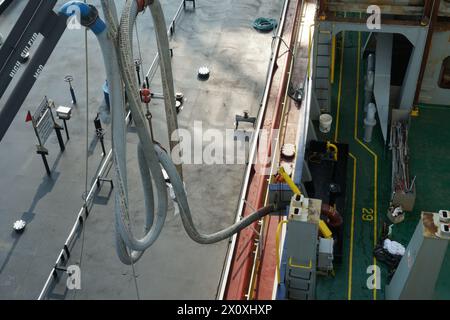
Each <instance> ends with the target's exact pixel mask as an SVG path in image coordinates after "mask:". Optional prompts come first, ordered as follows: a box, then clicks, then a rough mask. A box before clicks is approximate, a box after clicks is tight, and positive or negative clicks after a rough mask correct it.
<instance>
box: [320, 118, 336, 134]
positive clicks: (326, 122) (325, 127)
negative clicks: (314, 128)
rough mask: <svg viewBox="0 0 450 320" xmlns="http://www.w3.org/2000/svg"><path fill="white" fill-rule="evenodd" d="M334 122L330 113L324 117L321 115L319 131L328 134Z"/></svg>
mask: <svg viewBox="0 0 450 320" xmlns="http://www.w3.org/2000/svg"><path fill="white" fill-rule="evenodd" d="M332 122H333V117H332V116H331V115H330V114H328V113H324V114H322V115H320V117H319V123H320V125H319V130H320V132H323V133H328V132H330V130H331V123H332Z"/></svg>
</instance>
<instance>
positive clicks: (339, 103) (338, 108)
mask: <svg viewBox="0 0 450 320" xmlns="http://www.w3.org/2000/svg"><path fill="white" fill-rule="evenodd" d="M344 42H345V31H342V42H341V43H342V44H341V46H342V48H341V61H340V62H339V66H340V67H339V88H338V100H337V110H336V130H335V131H334V141H336V142H337V141H338V135H339V117H340V112H341V91H342V73H343V69H344V68H343V65H344V47H345V46H344Z"/></svg>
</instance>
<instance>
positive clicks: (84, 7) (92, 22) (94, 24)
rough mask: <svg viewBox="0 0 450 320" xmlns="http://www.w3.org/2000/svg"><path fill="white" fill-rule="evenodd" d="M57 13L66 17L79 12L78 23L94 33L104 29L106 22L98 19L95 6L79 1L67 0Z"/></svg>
mask: <svg viewBox="0 0 450 320" xmlns="http://www.w3.org/2000/svg"><path fill="white" fill-rule="evenodd" d="M59 13H60V14H63V15H65V16H67V17H71V16H73V15H74V14H79V15H80V17H77V18H80V24H81V25H82V26H84V27H87V28H89V29H91V30H92V32H94V33H95V34H100V33H102V32H103V31H105V30H106V24H105V23H104V22H103V20H102V19H100V17H99V15H98V10H97V8H96V7H94V6H93V5H90V4H86V3H84V2H81V1H69V2H67V3H66V4H64V5H63V6H62V7H61V8H60V9H59Z"/></svg>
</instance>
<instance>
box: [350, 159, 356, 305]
mask: <svg viewBox="0 0 450 320" xmlns="http://www.w3.org/2000/svg"><path fill="white" fill-rule="evenodd" d="M349 155H350V157H352V159H353V191H352V223H351V226H350V228H351V229H350V254H349V260H348V300H352V277H353V238H354V233H355V202H356V162H357V161H356V157H355V156H354V155H353V154H351V153H349Z"/></svg>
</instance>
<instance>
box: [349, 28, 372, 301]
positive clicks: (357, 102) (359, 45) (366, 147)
mask: <svg viewBox="0 0 450 320" xmlns="http://www.w3.org/2000/svg"><path fill="white" fill-rule="evenodd" d="M357 55H358V58H357V59H358V60H357V67H356V69H357V78H356V99H355V132H354V135H355V136H354V138H355V140H356V141H357V142H358V143H359V144H360V145H361V146H363V147H364V148H365V149H366V150H367V151H368V152H369V153H370V154H371V155H372V156H373V158H374V162H375V165H374V167H375V168H374V204H373V211H374V217H373V229H374V231H373V245H374V247H375V246H376V244H377V232H378V231H377V212H378V156H377V154H376V153H375V152H373V151H372V150H371V149H370V148H369V147H368V146H366V145H365V144H364V143H363V142H362V141H361V140H359V138H358V105H359V76H360V62H361V61H360V60H361V57H360V56H361V32H358V53H357ZM373 265H374V266H375V269H374V278H375V286H374V289H373V299H374V300H376V299H377V288H376V287H377V283H376V279H377V274H376V272H377V271H376V266H377V259H376V258H375V257H373Z"/></svg>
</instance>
